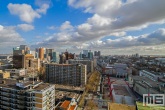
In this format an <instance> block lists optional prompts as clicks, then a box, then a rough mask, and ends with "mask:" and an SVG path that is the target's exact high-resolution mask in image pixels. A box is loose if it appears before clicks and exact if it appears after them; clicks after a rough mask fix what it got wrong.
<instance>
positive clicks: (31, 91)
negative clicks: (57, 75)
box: [0, 79, 55, 110]
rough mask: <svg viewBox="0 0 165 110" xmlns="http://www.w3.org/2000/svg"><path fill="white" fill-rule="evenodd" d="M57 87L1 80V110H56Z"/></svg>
mask: <svg viewBox="0 0 165 110" xmlns="http://www.w3.org/2000/svg"><path fill="white" fill-rule="evenodd" d="M54 108H55V86H54V85H51V84H47V83H43V82H37V81H35V82H34V81H22V82H17V80H11V79H0V109H1V110H54Z"/></svg>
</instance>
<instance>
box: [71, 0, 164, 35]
mask: <svg viewBox="0 0 165 110" xmlns="http://www.w3.org/2000/svg"><path fill="white" fill-rule="evenodd" d="M68 4H69V5H70V6H72V7H74V8H83V9H84V11H85V12H89V13H93V16H92V17H91V18H88V20H87V21H86V22H85V23H83V24H81V25H79V26H78V32H79V33H80V34H82V35H85V36H87V37H89V36H91V35H92V36H95V37H103V36H109V35H111V34H112V33H121V32H124V31H132V30H140V29H143V28H146V27H148V26H149V25H151V24H162V23H165V11H164V10H165V7H164V6H165V1H162V0H156V1H155V0H150V2H148V1H146V0H133V1H131V0H129V1H126V3H122V1H121V0H110V1H109V0H104V1H103V0H97V1H95V0H90V1H86V0H69V1H68ZM86 10H88V11H86ZM84 26H85V27H84ZM83 27H84V28H83Z"/></svg>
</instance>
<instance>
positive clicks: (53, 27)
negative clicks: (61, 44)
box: [47, 26, 57, 30]
mask: <svg viewBox="0 0 165 110" xmlns="http://www.w3.org/2000/svg"><path fill="white" fill-rule="evenodd" d="M47 28H48V29H50V30H55V29H57V28H56V27H55V26H48V27H47Z"/></svg>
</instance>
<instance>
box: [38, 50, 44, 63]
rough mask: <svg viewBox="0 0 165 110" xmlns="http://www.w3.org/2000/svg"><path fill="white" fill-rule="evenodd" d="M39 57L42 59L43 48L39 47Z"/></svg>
mask: <svg viewBox="0 0 165 110" xmlns="http://www.w3.org/2000/svg"><path fill="white" fill-rule="evenodd" d="M39 58H40V60H44V48H42V47H40V48H39Z"/></svg>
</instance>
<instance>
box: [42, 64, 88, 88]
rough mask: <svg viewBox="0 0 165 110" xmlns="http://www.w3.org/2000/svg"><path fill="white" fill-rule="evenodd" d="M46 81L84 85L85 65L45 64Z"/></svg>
mask: <svg viewBox="0 0 165 110" xmlns="http://www.w3.org/2000/svg"><path fill="white" fill-rule="evenodd" d="M45 66H46V81H47V82H48V83H54V84H64V85H70V86H84V85H85V84H86V77H87V76H86V65H83V64H53V63H49V64H46V65H45Z"/></svg>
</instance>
